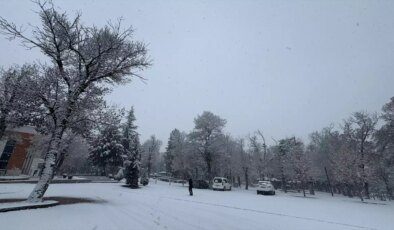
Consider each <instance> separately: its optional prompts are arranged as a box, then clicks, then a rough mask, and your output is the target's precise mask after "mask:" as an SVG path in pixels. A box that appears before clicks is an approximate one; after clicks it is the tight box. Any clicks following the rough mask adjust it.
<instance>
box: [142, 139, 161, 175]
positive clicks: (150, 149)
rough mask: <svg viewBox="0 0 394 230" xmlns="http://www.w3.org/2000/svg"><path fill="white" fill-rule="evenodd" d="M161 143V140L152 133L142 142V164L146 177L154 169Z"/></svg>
mask: <svg viewBox="0 0 394 230" xmlns="http://www.w3.org/2000/svg"><path fill="white" fill-rule="evenodd" d="M161 144H162V142H161V141H160V140H158V139H157V138H156V137H155V135H152V136H151V137H150V138H149V139H148V140H146V141H145V142H144V143H143V144H142V165H143V166H144V167H145V168H146V170H147V171H146V172H147V174H148V177H149V176H150V174H151V173H152V171H153V170H154V169H155V166H156V163H157V160H158V157H159V152H160V146H161Z"/></svg>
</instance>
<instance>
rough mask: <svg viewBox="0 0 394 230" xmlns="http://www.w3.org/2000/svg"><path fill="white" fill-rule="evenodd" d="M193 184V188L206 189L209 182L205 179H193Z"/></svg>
mask: <svg viewBox="0 0 394 230" xmlns="http://www.w3.org/2000/svg"><path fill="white" fill-rule="evenodd" d="M193 186H194V188H199V189H208V188H209V183H208V182H207V181H205V180H195V181H193Z"/></svg>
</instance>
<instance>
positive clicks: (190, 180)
mask: <svg viewBox="0 0 394 230" xmlns="http://www.w3.org/2000/svg"><path fill="white" fill-rule="evenodd" d="M189 193H190V196H193V180H192V178H190V179H189Z"/></svg>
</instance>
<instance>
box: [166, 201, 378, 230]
mask: <svg viewBox="0 0 394 230" xmlns="http://www.w3.org/2000/svg"><path fill="white" fill-rule="evenodd" d="M162 198H166V199H170V200H177V201H183V202H190V203H197V204H203V205H209V206H216V207H223V208H230V209H236V210H241V211H249V212H255V213H261V214H268V215H274V216H281V217H289V218H295V219H301V220H309V221H315V222H320V223H328V224H334V225H341V226H346V227H352V228H359V229H369V230H378V229H376V228H370V227H365V226H360V225H353V224H346V223H340V222H335V221H330V220H322V219H317V218H312V217H303V216H294V215H288V214H283V213H276V212H268V211H261V210H256V209H249V208H239V207H235V206H229V205H223V204H214V203H208V202H202V201H193V200H185V199H179V198H173V197H162Z"/></svg>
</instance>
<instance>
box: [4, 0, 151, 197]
mask: <svg viewBox="0 0 394 230" xmlns="http://www.w3.org/2000/svg"><path fill="white" fill-rule="evenodd" d="M37 5H38V6H39V8H40V11H39V16H40V19H41V22H42V25H41V27H32V31H31V32H32V35H31V36H28V35H26V34H25V33H24V30H22V29H21V28H20V27H18V26H16V25H15V24H14V23H11V22H9V21H7V20H6V19H4V18H0V31H1V32H2V33H3V34H5V35H6V36H8V38H10V39H19V40H20V41H21V42H22V44H23V45H24V46H26V47H28V48H38V49H40V50H41V52H42V53H43V54H44V55H46V56H47V57H48V58H49V59H50V61H51V65H43V66H42V67H41V70H40V73H41V74H40V76H39V77H37V78H36V79H35V81H34V87H35V94H36V95H37V97H38V98H40V100H41V102H42V105H43V107H44V108H45V110H46V111H45V117H46V118H47V122H46V123H45V125H46V129H47V130H48V133H49V134H50V136H51V139H50V144H49V148H48V151H47V152H46V153H45V163H44V168H43V171H42V174H41V176H40V179H39V181H38V183H37V185H36V186H35V188H34V189H33V191H32V193H31V194H30V195H29V198H28V200H29V201H30V202H39V201H41V200H42V197H43V195H44V193H45V191H46V190H47V188H48V185H49V183H50V181H51V180H52V178H53V175H54V172H55V170H56V162H57V160H58V157H59V146H60V143H61V140H62V139H63V135H64V133H65V131H67V130H68V129H72V128H77V127H78V126H79V125H78V123H79V122H81V121H84V120H86V119H88V114H91V111H92V110H93V109H94V108H92V107H91V106H90V105H92V104H93V105H94V104H95V103H94V102H96V101H98V100H102V97H103V96H104V95H105V93H107V92H108V89H109V86H110V85H111V84H122V83H125V82H127V81H128V79H130V78H129V77H132V76H137V77H138V76H139V75H138V74H137V72H136V71H137V70H142V69H144V68H146V67H148V66H149V64H150V63H149V61H148V60H147V57H146V54H147V50H146V47H145V45H144V44H143V43H141V42H136V41H132V40H131V38H132V34H133V30H132V29H131V28H127V29H122V27H121V23H120V21H119V22H118V23H116V24H108V25H106V26H104V27H103V28H97V27H95V26H93V27H88V26H85V25H83V24H82V23H81V21H80V18H81V15H80V14H77V15H76V16H74V17H69V16H68V15H67V14H66V13H65V12H59V11H57V10H56V9H55V7H54V6H53V5H52V4H51V3H48V2H43V3H42V2H37Z"/></svg>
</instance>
